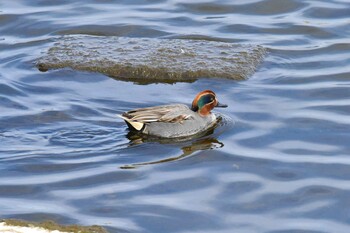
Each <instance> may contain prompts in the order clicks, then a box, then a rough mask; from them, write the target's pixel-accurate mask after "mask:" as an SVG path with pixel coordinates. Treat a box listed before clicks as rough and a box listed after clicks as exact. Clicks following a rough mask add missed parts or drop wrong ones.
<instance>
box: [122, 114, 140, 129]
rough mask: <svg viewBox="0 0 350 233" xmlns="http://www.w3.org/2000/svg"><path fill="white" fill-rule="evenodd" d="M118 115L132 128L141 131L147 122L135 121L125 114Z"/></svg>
mask: <svg viewBox="0 0 350 233" xmlns="http://www.w3.org/2000/svg"><path fill="white" fill-rule="evenodd" d="M116 116H117V117H120V118H122V119H123V120H124V121H125V122H126V124H127V125H128V127H129V128H130V129H134V130H137V131H141V130H142V128H143V126H144V125H145V123H142V122H138V121H133V120H132V119H129V118H128V117H127V115H124V114H123V115H120V114H117V115H116Z"/></svg>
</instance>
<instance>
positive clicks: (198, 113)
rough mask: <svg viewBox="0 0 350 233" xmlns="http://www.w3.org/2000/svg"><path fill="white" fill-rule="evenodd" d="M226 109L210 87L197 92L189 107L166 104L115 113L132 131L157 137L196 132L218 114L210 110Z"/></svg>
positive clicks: (207, 126) (186, 134)
mask: <svg viewBox="0 0 350 233" xmlns="http://www.w3.org/2000/svg"><path fill="white" fill-rule="evenodd" d="M218 107H220V108H226V107H227V105H226V104H221V103H219V101H218V100H217V98H216V94H215V93H214V92H213V91H211V90H204V91H201V92H199V93H198V94H197V95H196V97H195V98H194V100H193V101H192V105H191V106H187V105H185V104H168V105H159V106H153V107H146V108H139V109H134V110H130V111H127V112H124V113H122V114H118V115H117V116H118V117H120V118H122V119H123V120H124V121H125V123H126V124H127V126H128V128H129V129H130V130H132V131H137V132H140V133H143V134H146V135H150V136H156V137H161V138H178V137H187V136H192V135H195V134H198V133H200V132H203V131H206V130H208V129H210V128H212V127H213V126H214V125H215V124H216V123H217V121H218V117H217V116H216V115H215V114H214V113H212V112H211V111H212V110H213V109H214V108H218Z"/></svg>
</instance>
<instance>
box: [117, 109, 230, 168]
mask: <svg viewBox="0 0 350 233" xmlns="http://www.w3.org/2000/svg"><path fill="white" fill-rule="evenodd" d="M232 126H233V121H232V120H231V119H230V118H228V117H227V116H225V115H222V114H220V115H218V122H217V124H215V125H214V126H213V127H212V128H210V129H208V130H205V131H203V132H201V133H199V134H196V135H192V136H188V137H179V138H159V137H153V136H149V135H145V134H142V133H139V132H136V131H129V133H128V134H127V135H126V137H127V138H128V139H129V140H130V146H134V145H139V144H142V143H153V142H156V143H160V144H176V145H177V146H178V147H179V148H181V150H182V153H181V154H180V155H177V156H172V157H168V158H165V159H160V160H153V161H149V162H141V163H133V164H126V165H124V166H121V167H120V168H122V169H133V168H137V167H139V166H144V165H152V164H160V163H167V162H174V161H178V160H181V159H184V158H186V157H189V156H190V155H192V154H194V153H195V152H197V151H201V150H210V149H216V148H222V147H224V143H222V142H220V141H219V140H218V139H217V138H218V137H219V135H220V134H221V133H222V132H223V131H224V130H226V129H227V128H228V127H232Z"/></svg>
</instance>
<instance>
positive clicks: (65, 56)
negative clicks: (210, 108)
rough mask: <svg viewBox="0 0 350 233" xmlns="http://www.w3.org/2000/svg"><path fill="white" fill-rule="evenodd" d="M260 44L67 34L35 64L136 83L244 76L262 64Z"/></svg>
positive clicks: (237, 78)
mask: <svg viewBox="0 0 350 233" xmlns="http://www.w3.org/2000/svg"><path fill="white" fill-rule="evenodd" d="M265 53H266V49H265V48H263V47H262V46H253V45H239V44H232V43H224V42H216V41H205V40H182V39H152V38H126V37H114V36H112V37H105V36H85V35H71V36H64V37H61V38H59V40H58V41H57V42H56V43H54V45H53V46H52V47H51V48H50V49H49V50H48V51H47V54H45V55H44V56H43V57H41V58H39V59H38V60H37V67H38V69H39V70H41V71H47V70H50V69H59V68H66V67H69V68H72V69H75V70H81V71H92V72H99V73H103V74H105V75H108V76H110V77H114V78H117V79H122V80H129V81H135V82H139V83H152V82H171V83H173V82H178V81H187V82H191V81H195V80H196V79H198V78H211V77H215V78H227V79H234V80H242V79H246V78H248V77H249V76H250V75H251V74H252V73H253V72H254V71H255V69H256V68H257V66H258V65H259V64H260V63H261V62H262V60H263V58H264V55H265Z"/></svg>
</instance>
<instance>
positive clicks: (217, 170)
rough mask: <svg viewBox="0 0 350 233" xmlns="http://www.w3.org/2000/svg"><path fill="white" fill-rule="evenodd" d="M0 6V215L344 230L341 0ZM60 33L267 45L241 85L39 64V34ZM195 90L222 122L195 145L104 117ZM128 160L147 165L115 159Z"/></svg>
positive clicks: (172, 227) (347, 82)
mask: <svg viewBox="0 0 350 233" xmlns="http://www.w3.org/2000/svg"><path fill="white" fill-rule="evenodd" d="M0 6H1V8H0V14H1V15H0V50H1V53H0V76H1V78H0V144H1V147H0V161H1V166H0V170H1V171H0V209H1V215H0V217H1V218H18V219H25V220H32V221H41V220H46V219H50V220H55V221H57V222H59V223H61V224H73V223H74V224H83V225H92V224H98V225H102V226H104V227H106V228H107V229H108V230H109V231H110V232H195V231H197V232H220V233H221V232H273V233H276V232H348V231H349V230H348V229H349V227H350V212H349V208H348V207H349V205H350V202H349V198H348V197H349V195H350V181H349V177H350V145H349V141H350V132H349V131H350V130H349V129H350V128H349V126H350V118H349V113H350V91H349V87H350V53H349V49H350V43H349V36H350V27H349V23H350V17H349V14H348V12H349V8H350V4H349V2H348V1H345V0H344V1H342V0H331V1H298V0H293V1H292V0H287V1H277V0H265V1H262V0H250V1H241V0H240V1H234V2H233V1H224V0H222V1H203V0H202V1H200V0H199V1H193V2H188V1H181V0H168V1H162V0H158V1H146V0H144V1H141V0H140V1H118V2H113V1H107V0H105V1H97V0H95V1H92V0H91V1H75V2H71V1H60V2H56V1H40V0H35V1H25V0H23V1H20V0H17V1H2V2H1V4H0ZM70 34H86V35H103V36H112V35H113V36H125V37H148V38H175V39H206V40H214V41H223V42H235V43H241V44H253V45H262V46H264V47H267V48H268V50H269V52H268V55H267V57H266V60H265V62H264V63H263V64H262V65H261V66H260V68H259V69H258V71H257V72H256V73H255V74H254V75H253V76H252V77H250V79H248V80H246V81H239V82H237V81H232V80H225V79H200V80H198V81H196V82H194V83H181V82H180V83H176V84H172V85H170V84H162V83H158V84H149V85H137V84H134V83H132V82H123V81H118V80H115V79H112V78H109V77H106V76H104V75H102V74H98V73H88V72H78V71H73V70H69V69H63V70H56V71H49V72H46V73H41V72H39V71H38V70H37V69H36V68H35V66H34V63H33V61H34V60H35V59H36V58H37V57H39V56H40V55H41V54H42V53H43V51H44V50H45V48H46V47H47V46H48V45H49V44H50V43H51V39H52V38H53V37H57V36H59V35H70ZM207 88H210V89H212V90H214V91H215V92H216V93H217V96H218V98H219V100H220V102H222V103H227V104H228V105H229V108H226V109H219V111H220V112H221V113H222V114H223V115H224V116H227V117H228V118H229V119H231V120H232V122H234V124H231V125H230V127H224V130H219V131H218V132H215V133H214V134H212V135H211V136H210V135H209V136H207V137H205V138H203V139H198V140H194V141H188V142H173V143H169V142H167V143H166V142H157V141H145V142H142V140H141V141H136V142H135V141H132V140H129V138H128V131H127V129H126V126H125V124H124V123H123V122H121V121H120V120H119V119H117V118H116V117H115V114H117V113H120V112H122V111H126V110H130V109H132V108H138V107H146V106H152V105H157V104H165V103H172V102H180V103H190V102H191V101H192V98H193V97H194V95H195V94H196V93H197V92H199V91H201V90H203V89H207ZM177 157H179V158H178V159H176V158H177ZM171 158H175V159H171ZM168 160H171V161H168ZM157 161H163V162H159V163H157ZM139 163H151V164H148V165H141V166H136V168H134V169H122V168H121V167H123V166H128V165H130V164H139Z"/></svg>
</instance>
